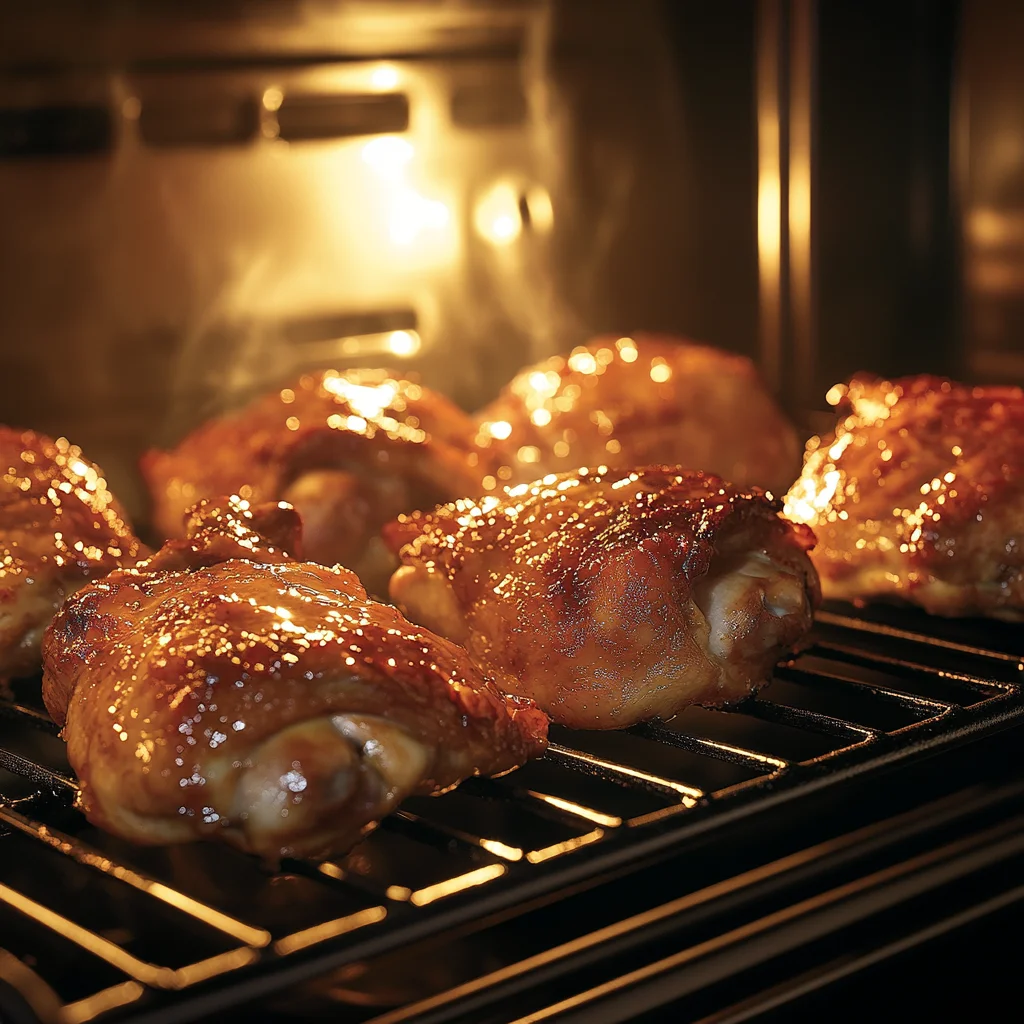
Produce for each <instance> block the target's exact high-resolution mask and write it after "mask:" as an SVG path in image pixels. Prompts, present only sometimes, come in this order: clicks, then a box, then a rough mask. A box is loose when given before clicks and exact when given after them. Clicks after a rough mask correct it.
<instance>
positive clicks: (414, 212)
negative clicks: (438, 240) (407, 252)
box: [389, 188, 451, 245]
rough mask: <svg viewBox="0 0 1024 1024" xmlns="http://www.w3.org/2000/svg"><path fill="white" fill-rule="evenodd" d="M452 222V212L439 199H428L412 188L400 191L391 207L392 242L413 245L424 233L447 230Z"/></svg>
mask: <svg viewBox="0 0 1024 1024" xmlns="http://www.w3.org/2000/svg"><path fill="white" fill-rule="evenodd" d="M450 220H451V211H450V210H449V209H448V207H447V206H446V205H445V204H444V203H442V202H441V201H440V200H439V199H427V198H425V197H424V196H421V195H420V194H419V193H418V192H415V191H414V190H413V189H411V188H402V189H399V191H398V192H397V193H396V195H395V198H394V203H393V205H392V207H391V219H390V224H389V233H390V235H391V241H392V242H394V243H395V244H396V245H412V243H413V242H415V241H416V240H417V239H418V238H419V236H420V235H421V234H422V233H423V232H426V231H438V230H440V229H442V228H446V227H447V226H448V222H449V221H450Z"/></svg>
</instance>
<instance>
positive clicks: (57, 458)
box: [0, 427, 144, 679]
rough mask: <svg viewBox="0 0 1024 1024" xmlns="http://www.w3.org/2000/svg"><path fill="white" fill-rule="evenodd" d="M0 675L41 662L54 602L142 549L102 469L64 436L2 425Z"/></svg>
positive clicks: (30, 668)
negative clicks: (41, 648) (40, 644)
mask: <svg viewBox="0 0 1024 1024" xmlns="http://www.w3.org/2000/svg"><path fill="white" fill-rule="evenodd" d="M0 471H2V474H3V475H2V476H0V679H10V678H12V677H15V676H19V675H29V674H31V673H33V672H36V671H38V669H39V643H40V640H41V639H42V636H43V631H44V630H45V629H46V627H47V625H49V622H50V620H51V619H52V618H53V616H54V614H55V613H56V611H57V609H58V608H60V606H61V604H63V602H64V600H65V598H66V597H67V596H68V595H69V594H73V593H74V592H75V591H76V590H77V589H78V588H79V587H81V586H83V585H84V584H85V583H86V582H87V581H88V580H90V579H93V578H95V577H97V576H103V575H105V574H106V573H108V572H109V571H110V570H111V569H113V568H115V567H116V566H118V565H120V564H122V563H125V562H131V561H132V560H133V559H135V558H137V557H139V556H140V555H141V554H143V553H144V549H143V546H142V544H141V543H140V541H139V540H138V538H137V537H135V535H134V534H133V533H132V529H131V526H130V525H129V523H128V519H127V517H126V516H125V514H124V512H123V511H122V510H121V508H120V506H119V505H118V504H117V502H116V501H115V499H114V497H113V495H111V493H110V491H109V490H108V489H107V482H106V480H104V478H103V471H102V470H101V469H100V468H99V467H98V466H96V465H94V464H93V463H92V462H90V461H89V460H88V459H86V458H85V457H84V456H83V455H82V450H81V449H80V448H79V447H77V446H76V445H73V444H70V443H69V442H68V441H67V440H66V439H65V438H58V439H57V440H52V439H51V438H49V437H44V436H43V435H42V434H36V433H34V432H32V431H30V430H24V431H23V430H13V429H11V428H10V427H0Z"/></svg>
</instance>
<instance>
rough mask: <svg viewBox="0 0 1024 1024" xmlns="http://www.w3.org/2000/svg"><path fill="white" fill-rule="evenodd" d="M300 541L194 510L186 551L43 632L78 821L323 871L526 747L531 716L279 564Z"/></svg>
mask: <svg viewBox="0 0 1024 1024" xmlns="http://www.w3.org/2000/svg"><path fill="white" fill-rule="evenodd" d="M297 529H298V519H297V516H296V514H295V512H294V511H293V510H292V509H290V508H289V507H287V506H284V507H280V506H270V507H269V508H266V509H258V510H256V511H255V513H254V512H253V511H252V510H250V509H249V507H248V505H247V503H245V502H238V501H237V500H235V501H233V502H231V503H229V504H227V505H226V506H221V507H218V506H215V505H209V506H206V507H205V508H201V509H200V510H199V511H198V513H197V514H195V515H193V516H192V518H191V521H190V524H189V532H190V535H191V537H190V539H189V540H186V541H177V542H172V543H171V544H169V545H167V546H166V547H165V548H164V549H163V550H161V551H160V552H158V553H157V554H156V555H154V556H153V558H152V560H151V561H149V562H148V563H147V562H144V563H141V564H140V565H139V566H138V567H137V568H135V569H129V570H123V571H118V572H114V573H112V574H111V575H110V576H108V577H107V578H105V579H103V580H101V581H99V582H97V583H95V584H93V585H92V586H89V587H86V588H85V589H84V590H82V591H80V592H79V593H78V594H76V595H75V596H74V597H73V598H72V599H71V600H70V601H69V602H68V603H67V604H66V605H65V606H64V608H63V609H62V611H61V612H60V614H59V615H58V616H57V618H56V619H55V620H54V622H53V624H52V626H51V628H50V630H49V631H48V633H47V635H46V639H45V642H44V658H45V674H44V677H43V696H44V699H45V701H46V706H47V708H48V710H49V711H50V714H51V715H52V716H53V718H54V720H55V721H56V722H57V723H58V724H60V725H62V726H63V736H64V738H65V740H66V741H67V744H68V758H69V760H70V763H71V766H72V767H73V768H74V770H75V772H76V773H77V774H78V777H79V779H80V781H81V797H80V803H81V806H82V808H83V809H84V811H85V813H86V814H87V815H88V817H89V819H90V820H91V821H93V822H95V823H96V824H98V825H100V826H102V827H103V828H106V829H109V830H110V831H112V832H115V833H117V834H118V835H121V836H124V837H125V838H128V839H131V840H134V841H136V842H141V843H166V842H185V841H188V840H192V839H199V838H219V839H222V840H225V841H228V842H230V843H232V844H234V845H236V846H238V847H241V848H242V849H244V850H248V851H251V852H253V853H256V854H259V855H261V856H263V857H264V858H266V859H268V860H270V861H273V860H276V859H277V858H279V857H281V856H289V855H290V856H308V857H320V856H324V855H327V854H330V853H335V852H341V851H344V850H345V849H347V848H348V847H349V846H351V845H352V844H353V843H355V842H356V841H357V840H358V839H359V838H360V836H361V835H362V834H363V833H365V832H366V831H368V829H369V828H370V827H372V824H373V823H374V822H376V821H377V820H378V819H379V818H381V817H383V816H384V815H386V814H388V813H389V812H390V811H392V810H393V809H394V808H395V807H396V806H397V805H398V803H399V802H400V801H401V800H402V799H404V798H405V797H406V796H408V795H409V794H411V793H436V792H440V791H443V790H445V789H448V788H450V787H452V786H454V785H456V784H457V783H458V782H459V781H460V780H462V779H464V778H465V777H466V776H469V775H475V774H495V773H501V772H504V771H507V770H509V769H511V768H513V767H515V766H516V765H519V764H521V763H522V762H523V761H525V760H526V759H527V758H529V757H532V756H535V755H538V754H540V753H541V752H542V751H543V749H544V745H545V735H546V731H547V720H546V718H545V717H544V715H543V714H541V712H539V711H538V710H537V709H536V708H535V707H534V706H533V705H532V704H531V703H530V702H529V701H525V700H522V699H518V698H514V697H505V696H504V695H503V694H501V693H499V691H498V690H496V689H495V688H494V687H492V686H491V685H490V684H489V683H486V682H485V681H484V680H483V679H482V678H481V677H480V675H478V674H477V672H476V671H475V669H474V668H473V667H472V665H471V664H470V663H469V660H468V658H467V657H466V653H465V651H462V650H460V649H459V648H458V647H456V646H455V645H454V644H451V643H449V642H448V641H447V640H443V639H441V638H439V637H436V636H433V635H432V634H430V633H428V632H427V631H426V630H424V629H420V628H418V627H416V626H413V625H411V624H410V623H409V622H407V621H406V620H405V619H403V618H402V616H401V615H400V614H399V613H398V612H397V611H396V610H395V609H394V608H391V607H389V606H386V605H380V604H376V603H374V602H373V601H371V600H370V599H368V598H367V596H366V594H365V592H364V591H363V588H362V587H361V586H360V585H359V582H358V580H357V579H356V577H355V576H354V575H353V574H352V573H351V572H349V571H348V570H346V569H343V568H340V567H336V568H327V567H324V566H320V565H314V564H310V563H303V562H295V561H292V560H291V559H290V557H289V555H288V553H287V549H288V547H289V546H290V545H293V544H294V540H295V536H296V533H297ZM225 559H226V560H225Z"/></svg>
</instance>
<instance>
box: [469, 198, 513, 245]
mask: <svg viewBox="0 0 1024 1024" xmlns="http://www.w3.org/2000/svg"><path fill="white" fill-rule="evenodd" d="M473 225H474V227H475V228H476V230H477V234H479V235H480V237H481V238H482V239H484V241H486V242H490V243H491V245H497V246H502V245H511V243H512V242H514V241H515V240H516V239H517V238H518V237H519V236H520V234H522V231H523V217H522V214H521V213H520V212H519V194H518V193H517V192H516V190H515V189H514V188H513V187H512V186H511V185H509V184H507V183H504V182H503V183H501V184H499V185H495V186H494V188H492V189H491V190H490V191H489V192H486V193H485V194H484V195H483V196H481V198H480V201H479V202H478V203H477V205H476V210H475V212H474V214H473Z"/></svg>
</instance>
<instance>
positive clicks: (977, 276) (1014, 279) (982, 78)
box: [954, 0, 1024, 383]
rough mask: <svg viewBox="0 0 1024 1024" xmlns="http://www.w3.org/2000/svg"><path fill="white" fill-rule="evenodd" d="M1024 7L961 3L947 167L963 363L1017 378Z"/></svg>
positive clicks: (973, 370)
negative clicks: (953, 189) (957, 243)
mask: <svg viewBox="0 0 1024 1024" xmlns="http://www.w3.org/2000/svg"><path fill="white" fill-rule="evenodd" d="M1022 53H1024V6H1022V5H1021V4H1019V3H1015V2H1014V0H971V2H970V3H968V4H967V5H966V6H965V8H964V17H963V31H962V43H961V50H960V60H959V68H958V70H959V88H958V90H957V103H956V107H955V109H954V114H955V119H954V126H955V133H956V134H955V148H954V167H955V169H956V172H957V182H958V186H959V193H958V197H959V200H960V210H961V213H962V221H961V224H962V236H961V237H962V245H963V282H964V326H965V333H966V338H967V345H966V350H965V353H964V362H965V364H966V368H967V372H969V373H970V374H971V376H972V377H974V378H975V379H978V380H1007V381H1013V382H1015V383H1024V60H1022V58H1021V55H1022Z"/></svg>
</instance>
